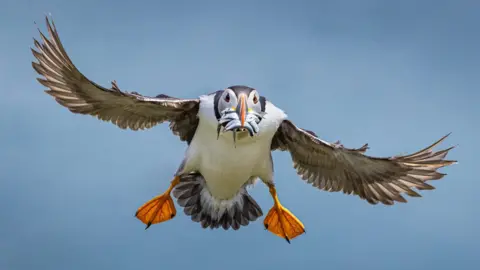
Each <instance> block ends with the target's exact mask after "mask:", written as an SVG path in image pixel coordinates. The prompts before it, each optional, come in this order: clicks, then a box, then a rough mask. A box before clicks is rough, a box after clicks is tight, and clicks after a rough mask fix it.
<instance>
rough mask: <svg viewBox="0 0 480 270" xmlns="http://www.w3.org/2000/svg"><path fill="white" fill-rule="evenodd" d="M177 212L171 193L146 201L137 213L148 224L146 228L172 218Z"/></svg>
mask: <svg viewBox="0 0 480 270" xmlns="http://www.w3.org/2000/svg"><path fill="white" fill-rule="evenodd" d="M176 214H177V210H176V209H175V205H174V204H173V200H172V197H171V196H170V194H163V195H160V196H157V197H155V198H153V199H151V200H150V201H148V202H146V203H145V204H144V205H142V206H141V207H140V208H138V210H137V212H136V213H135V217H137V218H138V219H139V220H140V221H142V222H143V223H144V224H146V225H147V227H145V230H146V229H148V227H150V225H152V224H157V223H160V222H164V221H167V220H170V219H172V218H173V217H175V215H176Z"/></svg>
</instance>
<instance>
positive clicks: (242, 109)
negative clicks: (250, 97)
mask: <svg viewBox="0 0 480 270" xmlns="http://www.w3.org/2000/svg"><path fill="white" fill-rule="evenodd" d="M236 112H237V114H238V118H239V119H240V123H241V125H242V128H243V127H245V119H246V117H247V112H248V106H247V95H245V94H243V93H242V94H240V95H238V105H237V110H236Z"/></svg>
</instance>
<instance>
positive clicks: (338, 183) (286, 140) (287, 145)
mask: <svg viewBox="0 0 480 270" xmlns="http://www.w3.org/2000/svg"><path fill="white" fill-rule="evenodd" d="M449 135H450V134H447V135H446V136H444V137H442V138H441V139H440V140H438V141H436V142H435V143H433V144H432V145H430V146H428V147H426V148H424V149H422V150H420V151H418V152H415V153H413V154H410V155H404V156H395V157H386V158H379V157H371V156H367V155H365V154H364V153H365V151H366V150H367V149H368V144H365V145H364V146H362V147H360V148H357V149H349V148H345V147H344V146H343V145H342V144H340V142H336V143H328V142H325V141H322V140H321V139H319V138H318V137H317V136H316V135H315V133H313V132H311V131H307V130H304V129H301V128H298V127H297V126H295V125H294V124H293V123H292V122H291V121H288V120H284V121H283V122H282V124H281V125H280V127H279V128H278V130H277V133H276V134H275V136H274V138H273V140H272V150H281V151H289V152H290V155H291V157H292V160H293V167H294V168H295V169H296V171H297V173H298V174H299V175H300V177H301V178H302V179H303V180H305V181H306V182H307V183H309V184H312V185H313V186H314V187H317V188H319V189H322V190H325V191H330V192H339V191H343V192H344V193H345V194H355V195H358V196H359V197H361V198H362V199H364V200H367V201H368V202H369V203H371V204H377V203H379V202H381V203H383V204H386V205H392V204H394V202H395V201H396V202H406V201H407V200H406V199H405V198H404V197H402V195H401V194H402V193H404V194H407V195H409V196H411V197H420V194H418V193H417V192H415V191H414V190H412V189H413V188H416V189H418V190H431V189H434V187H433V186H432V185H430V184H428V183H426V182H427V181H430V180H438V179H441V178H443V177H444V176H445V175H446V174H443V173H440V172H437V170H438V169H439V168H442V167H445V166H448V165H451V164H454V163H456V161H454V160H445V157H446V156H447V154H448V152H449V151H450V150H452V149H453V148H454V147H450V148H447V149H444V150H440V151H436V152H434V151H433V148H434V147H435V146H437V145H438V144H440V143H441V142H442V141H443V140H445V139H446V138H447V137H448V136H449Z"/></svg>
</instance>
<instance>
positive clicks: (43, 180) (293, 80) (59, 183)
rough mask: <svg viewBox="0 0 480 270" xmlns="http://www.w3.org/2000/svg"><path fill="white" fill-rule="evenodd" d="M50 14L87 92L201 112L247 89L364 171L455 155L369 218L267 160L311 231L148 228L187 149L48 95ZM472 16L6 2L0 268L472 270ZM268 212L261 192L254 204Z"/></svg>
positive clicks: (452, 6)
mask: <svg viewBox="0 0 480 270" xmlns="http://www.w3.org/2000/svg"><path fill="white" fill-rule="evenodd" d="M49 12H51V13H52V15H53V18H54V20H55V23H56V25H57V29H58V31H59V34H60V37H61V39H62V41H63V43H64V46H65V48H66V50H67V52H68V53H69V55H70V57H71V58H72V60H73V62H74V63H75V64H76V65H77V67H78V68H79V69H80V71H81V72H83V73H84V74H85V75H86V76H88V77H89V78H90V79H92V80H94V81H96V82H97V83H99V84H102V85H104V86H109V82H110V81H111V80H117V82H118V84H119V86H120V88H122V89H126V90H129V91H138V92H140V93H142V94H145V95H156V94H160V93H165V94H169V95H173V96H177V97H184V98H189V97H197V96H199V95H201V94H205V93H209V92H212V91H215V90H218V89H222V88H224V87H226V86H230V85H234V84H246V85H249V86H252V87H255V88H257V89H258V90H259V91H260V93H261V94H262V95H264V96H266V97H267V98H268V99H270V100H271V101H272V102H273V103H275V104H276V105H277V106H279V107H280V108H282V109H284V110H285V111H286V113H287V114H288V115H289V118H290V119H291V120H293V121H294V122H295V123H296V124H297V125H299V126H300V127H304V128H307V129H310V130H313V131H315V132H316V133H317V134H318V135H319V136H320V137H321V138H322V139H324V140H327V141H336V140H338V139H340V140H341V141H342V143H344V144H345V145H346V146H348V147H359V146H361V145H363V144H364V143H366V142H368V143H369V144H370V147H371V149H370V151H369V154H370V155H374V156H390V155H396V154H401V153H408V152H413V151H416V150H419V149H420V148H423V147H425V146H427V145H429V144H430V143H432V142H434V141H435V140H437V139H439V138H440V137H441V136H443V135H445V134H447V133H448V132H453V133H452V135H451V136H450V137H449V138H448V139H447V141H446V142H444V144H443V145H442V146H443V147H448V146H450V145H457V144H458V148H457V149H455V150H453V151H452V152H451V154H450V155H449V158H452V159H457V160H459V164H457V165H454V166H451V167H449V168H445V169H443V170H442V172H444V173H447V174H448V176H446V177H445V178H444V179H443V180H441V181H437V182H434V183H433V184H434V185H435V187H436V188H437V189H436V190H434V191H424V192H421V193H422V195H423V196H424V197H423V198H408V197H407V199H409V203H407V204H400V205H395V206H381V205H378V206H371V205H369V204H368V203H367V202H366V201H363V200H361V199H359V198H358V197H355V196H346V195H343V194H342V193H328V192H323V191H319V190H317V189H315V188H313V187H311V186H309V185H307V184H305V183H304V182H302V181H301V180H300V178H299V177H298V176H297V175H296V173H295V170H294V169H293V168H292V163H291V160H290V156H289V154H288V153H274V155H273V156H274V161H275V169H276V182H277V188H278V192H279V196H280V199H281V201H282V203H283V204H284V205H285V206H286V207H288V208H289V209H290V210H291V211H292V212H293V213H294V214H295V215H296V216H297V217H298V218H300V219H301V220H302V221H303V223H304V224H305V226H306V229H307V234H305V235H302V236H300V237H298V238H296V239H294V240H293V241H292V244H291V245H288V244H287V243H286V242H285V241H284V240H283V239H281V238H279V237H276V236H274V235H273V234H271V233H270V232H268V231H265V230H264V228H263V217H262V218H261V219H259V220H258V221H256V222H254V223H253V224H251V225H249V226H248V227H246V228H242V229H241V230H239V231H223V230H213V231H212V230H204V229H202V228H201V226H200V225H199V224H198V223H194V222H192V221H190V219H189V218H188V217H186V216H185V215H183V212H182V209H180V208H178V207H177V210H178V211H179V213H181V214H179V215H177V217H175V218H174V219H173V220H171V221H169V222H166V223H163V224H161V225H154V226H152V227H151V228H150V229H149V230H147V231H145V230H144V227H145V226H144V225H143V224H142V223H141V222H140V221H139V220H137V219H136V218H134V213H135V211H136V209H137V208H138V207H139V206H140V205H142V204H143V203H144V202H145V201H147V200H149V199H150V198H152V197H153V196H155V195H156V194H158V193H160V192H163V191H164V189H166V188H167V186H168V184H169V181H170V180H171V177H172V174H173V173H174V171H175V170H176V168H177V166H178V164H179V162H180V161H181V159H182V157H183V152H184V150H185V148H186V145H185V144H184V143H181V142H180V141H179V140H178V139H177V137H175V136H174V135H172V133H171V132H170V130H169V129H168V125H166V124H164V125H161V126H157V127H155V128H153V129H151V130H148V131H142V132H133V131H124V130H121V129H119V128H118V127H116V126H114V125H112V124H109V123H105V122H101V121H98V120H96V119H95V118H93V117H89V116H83V115H74V114H72V113H70V112H69V111H68V110H67V109H65V108H63V107H61V106H60V105H58V104H57V103H55V102H54V101H53V100H52V98H51V97H50V96H48V95H46V94H44V92H43V90H44V87H43V86H41V85H40V84H39V83H38V82H37V81H36V80H35V78H36V77H37V75H36V73H35V72H34V70H33V69H32V68H31V61H32V60H33V59H34V58H33V56H32V55H31V53H30V50H29V47H31V46H33V40H32V38H33V37H38V32H37V30H36V26H35V24H34V21H36V22H37V24H38V26H39V27H40V28H41V29H42V30H44V31H46V28H45V23H44V15H45V14H47V13H49ZM479 13H480V3H479V2H478V1H474V0H471V1H466V0H464V1H462V0H458V1H440V0H437V1H410V0H407V1H384V0H376V1H373V0H364V1H356V0H355V1H354V0H351V1H317V2H315V1H258V2H254V1H226V0H223V1H113V0H112V1H100V0H84V1H61V0H51V1H43V0H35V1H34V0H31V1H25V0H1V8H0V25H1V27H0V39H1V42H0V93H1V98H0V124H1V125H0V147H1V152H0V207H1V211H0V269H6V270H17V269H18V270H21V269H59V270H65V269H69V270H70V269H81V270H85V269H230V270H237V269H247V267H248V268H249V269H298V267H305V269H352V268H360V269H364V268H365V269H370V270H374V269H381V270H385V269H388V270H394V269H449V270H450V269H454V268H455V269H474V268H476V267H477V266H478V263H480V257H479V253H478V252H479V250H480V245H479V242H480V233H479V232H478V228H480V210H479V204H480V197H479V196H478V189H479V188H480V179H478V177H477V170H476V169H477V167H478V163H477V162H478V160H477V158H476V153H477V152H478V151H479V150H480V147H479V144H478V142H477V139H478V138H479V135H480V128H479V127H480V125H479V122H480V121H479V119H480V106H479V105H480V93H479V90H478V88H479V79H478V78H479V77H477V76H478V74H480V64H479V63H480V53H479V48H480V32H479V31H478V26H479V25H480V16H478V14H479ZM250 192H251V194H252V196H253V197H254V198H255V199H256V200H257V202H258V203H259V204H260V205H261V207H262V208H263V211H264V213H266V212H267V211H268V209H269V208H270V207H271V206H272V199H271V197H270V196H269V194H268V190H267V188H265V187H264V186H263V185H262V184H258V185H257V186H256V187H255V188H254V189H253V190H251V191H250Z"/></svg>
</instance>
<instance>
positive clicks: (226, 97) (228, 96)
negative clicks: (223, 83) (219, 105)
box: [225, 94, 230, 102]
mask: <svg viewBox="0 0 480 270" xmlns="http://www.w3.org/2000/svg"><path fill="white" fill-rule="evenodd" d="M225 101H226V102H230V94H227V95H226V96H225Z"/></svg>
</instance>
